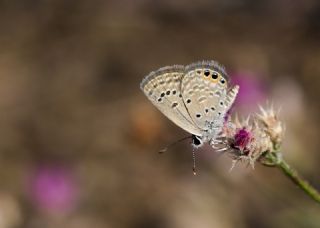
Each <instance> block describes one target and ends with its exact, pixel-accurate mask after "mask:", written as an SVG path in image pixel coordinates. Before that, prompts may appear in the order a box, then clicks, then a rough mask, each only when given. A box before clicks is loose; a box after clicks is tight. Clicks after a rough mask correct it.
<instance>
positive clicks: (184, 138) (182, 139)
mask: <svg viewBox="0 0 320 228" xmlns="http://www.w3.org/2000/svg"><path fill="white" fill-rule="evenodd" d="M190 138H192V136H186V137H183V138H181V139H179V140H177V141H175V142H173V143H170V144H169V145H167V146H166V147H165V148H163V149H161V150H159V154H162V153H164V152H166V151H167V150H168V149H169V148H171V147H172V146H174V145H176V144H177V143H179V142H182V141H184V140H186V139H190Z"/></svg>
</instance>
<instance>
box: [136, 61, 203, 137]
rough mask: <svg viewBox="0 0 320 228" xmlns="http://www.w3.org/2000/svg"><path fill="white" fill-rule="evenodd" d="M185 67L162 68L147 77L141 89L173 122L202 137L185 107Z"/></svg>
mask: <svg viewBox="0 0 320 228" xmlns="http://www.w3.org/2000/svg"><path fill="white" fill-rule="evenodd" d="M184 72H185V71H184V66H181V65H175V66H167V67H163V68H160V69H159V70H157V71H153V72H151V73H150V74H149V75H148V76H146V77H145V78H144V79H143V81H142V82H141V84H140V88H141V89H142V91H143V92H144V94H145V95H146V96H147V97H148V99H149V100H150V101H151V102H152V103H153V104H154V105H155V106H156V107H157V108H158V109H159V110H160V111H161V112H162V113H163V114H164V115H165V116H166V117H168V118H169V119H170V120H171V121H172V122H174V123H175V124H176V125H178V126H179V127H181V128H182V129H184V130H186V131H188V132H190V133H191V134H194V135H201V131H200V129H199V128H198V127H196V125H195V123H194V122H193V120H192V118H191V117H190V116H189V113H188V111H187V109H186V107H185V104H184V102H183V99H182V94H181V90H180V89H181V80H182V77H183V75H184Z"/></svg>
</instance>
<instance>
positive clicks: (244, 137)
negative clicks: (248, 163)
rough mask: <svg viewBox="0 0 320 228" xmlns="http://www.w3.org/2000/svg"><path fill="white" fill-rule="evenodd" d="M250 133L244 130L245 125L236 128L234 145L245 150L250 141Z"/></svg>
mask: <svg viewBox="0 0 320 228" xmlns="http://www.w3.org/2000/svg"><path fill="white" fill-rule="evenodd" d="M252 139H253V136H252V133H251V132H250V131H248V130H246V128H245V127H243V128H241V129H238V130H237V132H236V134H235V135H234V145H233V146H234V147H235V148H237V149H239V150H241V151H243V152H245V150H246V149H247V147H248V145H249V143H250V142H251V141H252Z"/></svg>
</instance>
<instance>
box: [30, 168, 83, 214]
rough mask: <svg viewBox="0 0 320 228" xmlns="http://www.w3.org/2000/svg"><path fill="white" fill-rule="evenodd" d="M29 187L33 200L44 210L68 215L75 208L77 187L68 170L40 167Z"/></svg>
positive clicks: (31, 179)
mask: <svg viewBox="0 0 320 228" xmlns="http://www.w3.org/2000/svg"><path fill="white" fill-rule="evenodd" d="M29 186H30V196H31V200H32V201H33V203H34V204H35V205H36V206H37V207H39V208H40V209H42V210H46V211H49V212H53V213H67V212H69V211H71V210H72V209H73V208H74V207H75V203H76V198H77V185H76V181H75V178H74V176H73V175H72V172H71V171H70V170H69V169H67V168H64V167H61V166H55V165H45V166H40V167H38V168H37V169H36V170H35V171H34V173H33V174H32V175H31V178H30V182H29Z"/></svg>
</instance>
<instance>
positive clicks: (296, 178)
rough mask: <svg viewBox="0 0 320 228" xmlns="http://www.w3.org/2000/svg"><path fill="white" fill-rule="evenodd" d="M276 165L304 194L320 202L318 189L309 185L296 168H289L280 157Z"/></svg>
mask: <svg viewBox="0 0 320 228" xmlns="http://www.w3.org/2000/svg"><path fill="white" fill-rule="evenodd" d="M278 167H279V168H280V169H281V170H282V172H284V173H285V174H286V176H287V177H289V178H290V179H291V180H292V181H293V182H294V183H295V184H296V185H298V186H299V187H300V188H301V189H302V190H303V191H304V192H305V193H306V194H308V195H309V196H310V197H311V198H312V199H313V200H315V201H316V202H318V203H320V193H319V192H318V190H317V189H315V188H314V187H313V186H312V185H310V184H309V183H308V181H306V180H305V179H304V178H303V177H301V176H300V175H299V173H298V172H297V171H296V170H294V169H293V168H291V167H290V166H289V165H288V163H287V162H285V161H284V160H282V159H281V161H280V162H279V163H278Z"/></svg>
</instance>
